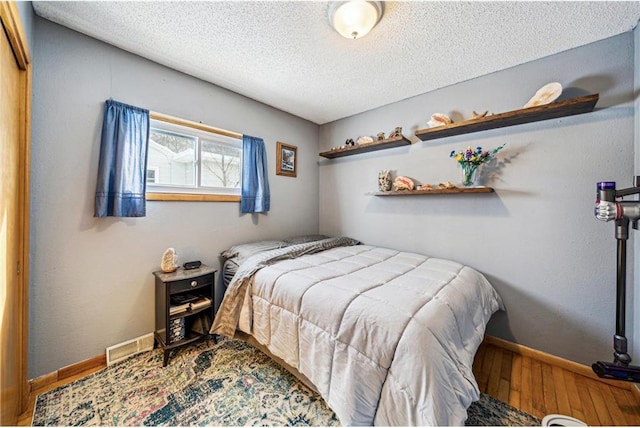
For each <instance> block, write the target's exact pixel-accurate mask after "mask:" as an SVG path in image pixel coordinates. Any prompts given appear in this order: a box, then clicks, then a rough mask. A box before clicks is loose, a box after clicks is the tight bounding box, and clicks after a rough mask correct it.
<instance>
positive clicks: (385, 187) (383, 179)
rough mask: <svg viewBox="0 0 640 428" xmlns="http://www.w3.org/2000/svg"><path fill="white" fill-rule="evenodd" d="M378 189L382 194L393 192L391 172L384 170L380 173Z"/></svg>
mask: <svg viewBox="0 0 640 428" xmlns="http://www.w3.org/2000/svg"><path fill="white" fill-rule="evenodd" d="M378 189H379V190H380V191H381V192H388V191H389V190H391V171H389V170H387V169H383V170H382V171H380V172H379V173H378Z"/></svg>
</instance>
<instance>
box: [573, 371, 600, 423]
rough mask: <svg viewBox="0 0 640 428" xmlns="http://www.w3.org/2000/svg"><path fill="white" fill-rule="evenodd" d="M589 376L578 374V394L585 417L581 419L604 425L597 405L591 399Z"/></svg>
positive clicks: (585, 421)
mask: <svg viewBox="0 0 640 428" xmlns="http://www.w3.org/2000/svg"><path fill="white" fill-rule="evenodd" d="M587 380H588V379H587V378H585V377H584V376H576V387H577V389H578V396H579V397H580V402H581V406H582V410H583V412H584V419H581V420H582V421H583V422H584V423H586V424H587V425H603V424H602V423H601V422H600V418H598V413H597V412H596V410H595V405H594V404H593V400H592V399H591V394H590V393H589V385H588V384H587Z"/></svg>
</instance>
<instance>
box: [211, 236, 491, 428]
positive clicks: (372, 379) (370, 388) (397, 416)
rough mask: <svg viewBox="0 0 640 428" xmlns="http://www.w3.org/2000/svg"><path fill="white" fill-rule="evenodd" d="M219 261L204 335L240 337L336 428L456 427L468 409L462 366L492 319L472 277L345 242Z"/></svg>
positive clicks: (254, 246)
mask: <svg viewBox="0 0 640 428" xmlns="http://www.w3.org/2000/svg"><path fill="white" fill-rule="evenodd" d="M222 255H223V257H224V258H225V262H224V264H223V276H224V277H225V278H228V279H229V284H228V288H227V291H226V293H225V297H224V299H223V302H222V304H221V306H220V309H219V310H218V312H217V315H216V318H215V320H214V323H213V326H212V328H211V332H212V333H216V334H222V335H225V336H229V337H234V336H237V335H239V334H244V336H245V337H246V335H249V336H250V337H251V338H252V339H253V341H254V342H255V343H257V344H259V345H260V348H261V349H263V350H266V351H267V352H268V353H269V354H270V355H271V356H273V357H275V358H276V360H277V361H278V362H280V363H282V364H283V365H284V366H285V367H286V368H288V369H289V370H291V371H292V372H294V373H295V374H297V375H299V377H300V378H301V379H302V380H303V381H306V382H307V383H311V385H312V387H313V388H314V389H315V390H316V391H318V392H319V393H320V395H321V396H322V397H323V398H324V399H325V401H326V402H327V404H328V405H329V407H331V409H332V410H333V411H334V412H335V413H336V415H337V416H338V418H339V419H340V422H341V423H342V424H343V425H387V426H389V425H392V426H397V425H404V426H407V425H414V426H415V425H432V426H435V425H456V426H461V425H464V422H465V420H466V418H467V413H466V410H467V408H468V407H469V405H470V404H471V403H472V402H473V401H475V400H477V399H478V398H479V390H478V386H477V383H476V380H475V378H474V375H473V372H472V364H473V358H474V356H475V353H476V351H477V349H478V347H479V345H480V343H481V342H482V339H483V336H484V331H485V327H486V324H487V322H488V321H489V318H490V317H491V315H492V314H493V313H494V312H496V311H497V310H499V309H501V308H502V303H501V300H500V297H499V296H498V294H497V292H496V291H495V290H494V288H493V287H492V286H491V284H490V283H489V282H488V280H487V279H486V278H485V277H484V275H482V274H481V273H480V272H478V271H476V270H475V269H473V268H471V267H469V266H464V265H461V264H460V263H457V262H454V261H450V260H443V259H438V258H433V257H428V256H424V255H421V254H415V253H409V252H402V251H397V250H393V249H388V248H380V247H374V246H369V245H363V244H361V243H359V242H358V241H356V240H353V239H350V238H345V237H341V238H330V237H325V236H313V237H300V238H294V239H291V240H283V241H278V240H274V241H261V242H259V243H250V244H243V245H240V246H234V247H232V248H230V249H229V250H227V251H225V252H224V253H223V254H222ZM231 272H233V275H231ZM239 332H241V333H239Z"/></svg>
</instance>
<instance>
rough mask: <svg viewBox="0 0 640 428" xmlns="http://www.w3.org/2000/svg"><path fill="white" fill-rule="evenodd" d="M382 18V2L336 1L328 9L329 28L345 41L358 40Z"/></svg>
mask: <svg viewBox="0 0 640 428" xmlns="http://www.w3.org/2000/svg"><path fill="white" fill-rule="evenodd" d="M381 17H382V2H379V1H364V0H353V1H342V2H340V1H338V2H332V4H331V7H330V8H329V22H330V23H331V26H333V28H334V29H335V30H336V31H337V32H338V33H340V35H341V36H342V37H346V38H347V39H359V38H360V37H363V36H365V35H366V34H367V33H368V32H369V31H371V29H372V28H373V27H375V26H376V24H377V23H378V21H380V18H381Z"/></svg>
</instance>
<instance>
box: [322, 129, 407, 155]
mask: <svg viewBox="0 0 640 428" xmlns="http://www.w3.org/2000/svg"><path fill="white" fill-rule="evenodd" d="M410 144H411V141H409V140H408V139H407V138H406V137H405V136H404V135H400V136H399V137H393V138H387V139H386V140H380V141H373V142H371V143H364V144H356V145H355V146H349V147H343V148H339V149H334V150H329V151H327V152H322V153H320V156H322V157H324V158H327V159H334V158H341V157H343V156H351V155H357V154H359V153H369V152H375V151H377V150H383V149H392V148H394V147H400V146H408V145H410Z"/></svg>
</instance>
